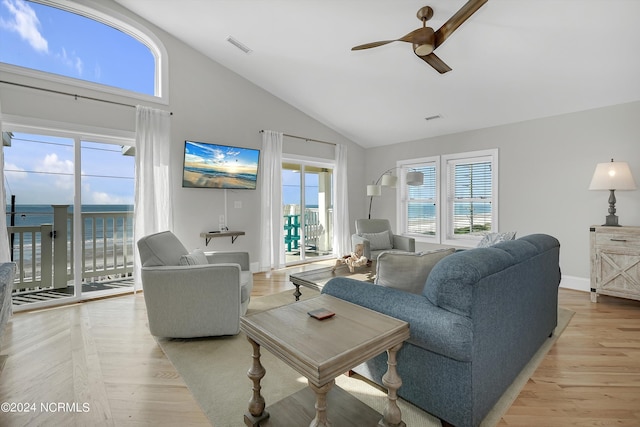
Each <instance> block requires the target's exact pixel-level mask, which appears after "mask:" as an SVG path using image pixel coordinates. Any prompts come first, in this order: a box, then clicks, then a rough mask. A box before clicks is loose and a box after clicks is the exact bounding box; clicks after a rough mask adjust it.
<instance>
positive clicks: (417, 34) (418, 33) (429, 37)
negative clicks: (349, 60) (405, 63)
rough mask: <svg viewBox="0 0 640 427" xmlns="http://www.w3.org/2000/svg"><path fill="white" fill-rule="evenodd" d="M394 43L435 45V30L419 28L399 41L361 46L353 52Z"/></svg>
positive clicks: (384, 41) (385, 41)
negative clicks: (428, 43) (429, 43)
mask: <svg viewBox="0 0 640 427" xmlns="http://www.w3.org/2000/svg"><path fill="white" fill-rule="evenodd" d="M392 42H407V43H414V44H424V43H427V42H431V43H433V30H432V29H431V28H429V27H427V28H424V27H423V28H418V29H417V30H413V31H411V32H410V33H409V34H405V35H404V36H402V37H400V38H399V39H395V40H383V41H379V42H373V43H366V44H361V45H360V46H355V47H352V48H351V50H362V49H370V48H372V47H378V46H382V45H385V44H388V43H392Z"/></svg>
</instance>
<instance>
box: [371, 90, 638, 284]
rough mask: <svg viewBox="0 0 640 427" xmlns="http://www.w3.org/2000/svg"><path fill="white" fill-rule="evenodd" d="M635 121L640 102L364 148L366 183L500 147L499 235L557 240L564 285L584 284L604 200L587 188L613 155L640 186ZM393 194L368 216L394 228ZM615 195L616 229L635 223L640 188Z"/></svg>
mask: <svg viewBox="0 0 640 427" xmlns="http://www.w3.org/2000/svg"><path fill="white" fill-rule="evenodd" d="M638 118H640V102H634V103H630V104H623V105H616V106H613V107H607V108H600V109H595V110H590V111H584V112H579V113H573V114H566V115H562V116H556V117H550V118H544V119H539V120H531V121H527V122H522V123H515V124H511V125H506V126H499V127H493V128H487V129H481V130H476V131H471V132H465V133H459V134H455V135H447V136H441V137H436V138H429V139H424V140H419V141H412V142H407V143H402V144H396V145H393V146H387V147H379V148H375V149H368V150H367V151H366V168H367V169H366V170H367V181H369V182H370V181H372V180H375V179H376V178H377V177H378V176H379V175H380V173H381V172H382V171H384V170H385V169H386V168H389V167H392V166H395V162H396V161H397V160H401V159H410V158H416V157H426V156H432V155H441V154H449V153H457V152H464V151H474V150H481V149H488V148H498V149H499V181H500V188H499V204H500V207H499V227H500V230H501V231H508V230H515V231H517V232H518V235H519V236H522V235H527V234H532V233H546V234H550V235H552V236H555V237H556V238H558V240H560V244H561V255H560V258H561V260H560V263H561V267H562V273H563V281H564V280H565V279H567V282H568V281H570V280H571V279H576V280H578V281H579V280H580V279H582V285H583V286H586V280H588V278H589V226H590V225H593V224H602V223H604V220H605V216H606V215H607V209H608V202H607V199H608V197H609V194H608V192H606V191H589V190H588V187H589V183H590V181H591V177H592V175H593V171H594V169H595V166H596V164H597V163H600V162H607V161H609V160H610V159H611V158H614V159H615V160H619V161H627V162H628V163H629V166H630V167H631V171H632V173H633V175H634V177H635V179H636V184H639V185H640V120H638ZM395 197H396V191H395V190H392V189H383V195H382V197H381V198H377V199H374V201H373V212H374V214H373V215H372V217H373V216H375V217H382V218H384V217H387V218H390V219H391V221H392V224H393V223H395V220H396V210H395V203H396V200H395ZM616 198H617V200H618V202H617V204H616V207H617V214H618V216H619V217H620V224H622V225H640V191H619V192H616ZM367 203H368V200H367ZM367 207H368V204H367ZM418 246H420V245H418ZM584 289H585V290H586V289H587V288H584Z"/></svg>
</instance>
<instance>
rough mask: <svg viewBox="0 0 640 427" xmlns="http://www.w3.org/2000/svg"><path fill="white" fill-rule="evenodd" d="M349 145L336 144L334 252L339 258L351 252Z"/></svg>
mask: <svg viewBox="0 0 640 427" xmlns="http://www.w3.org/2000/svg"><path fill="white" fill-rule="evenodd" d="M348 184H349V183H348V180H347V147H346V146H345V145H341V144H336V170H335V179H334V180H333V197H334V201H333V254H334V255H335V256H336V257H337V258H339V257H342V256H343V255H348V254H349V253H350V252H351V227H350V220H349V187H348Z"/></svg>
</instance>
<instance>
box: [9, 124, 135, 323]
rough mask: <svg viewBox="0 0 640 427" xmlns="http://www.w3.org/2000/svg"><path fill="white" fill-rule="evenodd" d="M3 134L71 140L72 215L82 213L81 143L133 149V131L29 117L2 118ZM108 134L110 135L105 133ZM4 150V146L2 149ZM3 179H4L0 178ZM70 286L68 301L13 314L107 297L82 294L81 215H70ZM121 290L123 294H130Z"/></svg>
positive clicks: (16, 308)
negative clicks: (71, 249) (97, 127)
mask: <svg viewBox="0 0 640 427" xmlns="http://www.w3.org/2000/svg"><path fill="white" fill-rule="evenodd" d="M1 130H2V132H16V133H18V132H19V133H26V134H34V135H46V136H53V137H61V138H68V139H70V140H73V141H74V144H73V149H74V177H73V179H74V194H73V204H74V209H73V210H74V212H80V213H82V197H81V193H82V191H81V188H82V187H81V185H82V161H81V148H82V142H83V141H87V142H88V141H90V142H99V143H105V144H112V145H120V146H121V147H125V146H130V147H133V146H135V132H127V131H122V130H111V129H102V128H101V129H94V128H92V127H90V126H82V125H78V124H74V123H66V122H53V121H48V120H47V121H41V120H37V119H33V118H29V117H20V116H11V115H3V121H2V129H1ZM105 131H109V133H105ZM2 148H3V150H4V147H2ZM2 178H3V179H4V176H3V177H2ZM72 227H73V247H74V251H73V257H74V259H73V287H74V294H73V295H70V296H69V297H68V298H62V299H54V300H48V301H41V302H34V303H29V304H24V305H20V306H15V305H14V306H13V311H14V312H16V313H17V312H20V311H28V310H35V309H40V308H46V307H54V306H58V305H64V304H71V303H75V302H79V301H82V300H87V299H94V298H101V297H104V296H106V294H105V292H103V291H97V292H91V295H90V297H88V296H87V295H83V294H82V260H81V259H80V258H79V255H78V253H81V252H82V239H83V233H82V215H73V223H72ZM129 292H131V291H128V290H127V291H124V292H122V293H129ZM116 294H117V292H111V291H109V293H108V295H116Z"/></svg>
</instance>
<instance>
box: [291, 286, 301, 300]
mask: <svg viewBox="0 0 640 427" xmlns="http://www.w3.org/2000/svg"><path fill="white" fill-rule="evenodd" d="M294 285H295V287H296V290H295V291H294V292H293V296H294V297H296V301H300V295H302V293H301V292H300V285H296V284H295V283H294Z"/></svg>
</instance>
